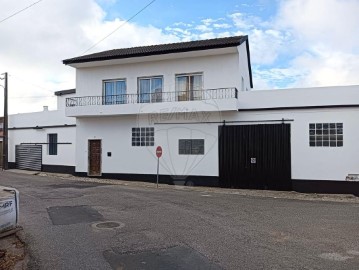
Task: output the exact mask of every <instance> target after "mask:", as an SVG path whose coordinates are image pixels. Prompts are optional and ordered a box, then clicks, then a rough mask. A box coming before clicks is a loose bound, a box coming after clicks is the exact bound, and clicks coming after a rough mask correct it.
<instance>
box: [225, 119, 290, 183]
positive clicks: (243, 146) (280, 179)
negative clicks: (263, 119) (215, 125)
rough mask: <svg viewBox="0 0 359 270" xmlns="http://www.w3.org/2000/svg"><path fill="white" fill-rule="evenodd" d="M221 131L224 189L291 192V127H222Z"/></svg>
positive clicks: (269, 125)
mask: <svg viewBox="0 0 359 270" xmlns="http://www.w3.org/2000/svg"><path fill="white" fill-rule="evenodd" d="M219 129H220V130H219V174H220V175H219V176H220V183H221V186H223V187H234V188H254V189H278V190H288V189H291V168H290V166H291V165H290V164H291V161H290V125H289V124H266V125H239V126H222V127H220V128H219Z"/></svg>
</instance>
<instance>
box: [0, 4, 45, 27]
mask: <svg viewBox="0 0 359 270" xmlns="http://www.w3.org/2000/svg"><path fill="white" fill-rule="evenodd" d="M41 1H43V0H39V1H36V2H34V3H32V4H31V5H29V6H27V7H25V8H23V9H20V10H18V11H16V12H15V13H13V14H11V15H10V16H7V17H6V18H4V19H2V20H0V23H2V22H4V21H6V20H8V19H10V18H12V17H14V16H16V15H17V14H19V13H21V12H23V11H25V10H27V9H29V8H31V7H32V6H35V5H36V4H38V3H40V2H41Z"/></svg>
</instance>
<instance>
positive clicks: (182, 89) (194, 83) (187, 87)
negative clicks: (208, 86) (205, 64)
mask: <svg viewBox="0 0 359 270" xmlns="http://www.w3.org/2000/svg"><path fill="white" fill-rule="evenodd" d="M202 90H203V75H202V73H194V74H181V75H176V99H177V101H186V100H202Z"/></svg>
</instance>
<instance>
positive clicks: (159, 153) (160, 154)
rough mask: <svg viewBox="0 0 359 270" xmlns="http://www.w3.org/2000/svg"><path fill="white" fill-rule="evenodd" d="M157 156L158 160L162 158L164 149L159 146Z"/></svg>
mask: <svg viewBox="0 0 359 270" xmlns="http://www.w3.org/2000/svg"><path fill="white" fill-rule="evenodd" d="M156 156H157V157H158V158H160V157H162V147H161V146H157V148H156Z"/></svg>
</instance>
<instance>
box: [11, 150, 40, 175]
mask: <svg viewBox="0 0 359 270" xmlns="http://www.w3.org/2000/svg"><path fill="white" fill-rule="evenodd" d="M15 166H16V169H21V170H34V171H41V167H42V146H41V145H16V146H15Z"/></svg>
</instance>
